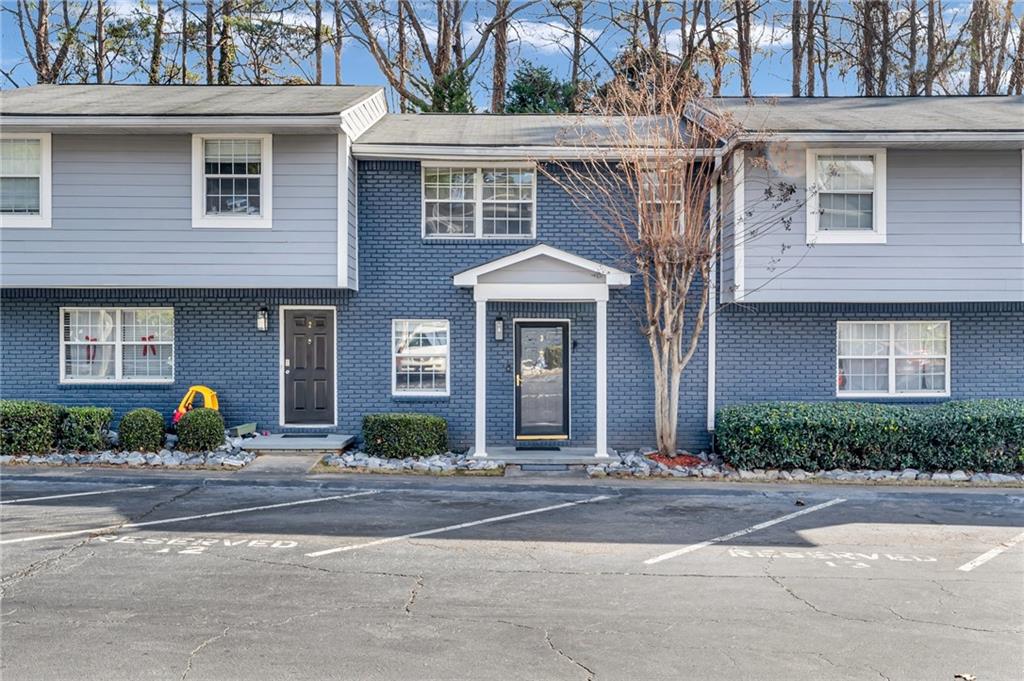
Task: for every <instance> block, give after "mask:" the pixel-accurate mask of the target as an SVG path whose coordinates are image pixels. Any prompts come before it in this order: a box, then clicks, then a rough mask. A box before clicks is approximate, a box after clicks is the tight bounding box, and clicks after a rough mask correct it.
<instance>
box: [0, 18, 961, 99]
mask: <svg viewBox="0 0 1024 681" xmlns="http://www.w3.org/2000/svg"><path fill="white" fill-rule="evenodd" d="M12 2H13V0H0V3H3V4H4V6H5V7H10V5H11V3H12ZM108 3H109V4H111V5H112V6H113V7H114V8H115V11H118V12H128V11H131V8H132V7H137V6H138V5H139V2H138V0H108ZM201 4H202V3H201V2H199V0H196V11H197V12H201V11H202V9H201ZM325 4H328V3H325ZM594 7H595V8H600V9H599V10H597V9H595V14H596V13H597V12H601V13H606V12H607V7H608V4H607V3H600V2H598V3H595V5H594ZM967 7H968V5H967V4H966V3H956V2H948V3H946V8H947V12H950V13H952V14H957V13H960V12H963V11H964V10H966V9H967ZM489 8H490V3H483V2H481V3H480V4H479V5H477V6H475V7H473V8H472V9H471V11H470V12H467V25H466V27H465V28H464V32H465V33H466V35H467V36H469V35H473V34H474V33H475V31H474V28H473V26H472V25H471V22H472V19H473V17H472V16H469V15H470V14H472V13H474V12H476V13H479V16H480V17H482V18H486V17H487V16H488V11H489ZM790 8H791V5H790V4H789V3H785V2H775V3H772V4H770V5H769V7H768V9H767V10H766V11H765V12H764V14H763V16H762V18H761V21H759V22H758V23H756V24H755V25H754V28H753V33H754V38H755V40H756V42H757V43H758V50H757V54H756V56H755V63H754V69H753V86H754V91H755V94H759V95H788V94H789V93H790V81H789V78H790V71H791V66H790V61H789V60H790V53H789V50H790V42H789V35H788V31H787V30H786V29H785V22H786V21H787V20H788V18H787V16H786V14H787V13H788V11H790ZM172 12H173V11H172ZM772 14H777V15H778V17H779V19H778V20H775V21H773V20H772V19H771V15H772ZM168 20H169V22H171V23H170V24H169V26H168V30H169V31H174V30H175V27H174V24H173V22H174V21H176V17H175V16H173V13H172V15H171V16H169V17H168ZM290 20H291V21H296V22H298V21H308V19H307V18H306V17H300V16H294V17H290ZM586 30H587V31H588V32H589V33H590V35H592V36H593V37H594V39H595V41H596V42H597V43H598V44H599V45H600V46H601V47H602V48H603V49H604V50H605V51H606V52H607V53H609V54H612V53H614V46H615V45H617V44H619V43H620V42H621V39H622V33H621V31H617V30H615V29H614V28H612V24H611V23H610V22H609V21H608V20H607V19H602V18H601V17H599V16H595V17H593V18H592V19H591V20H590V21H588V23H587V26H586ZM565 36H566V27H565V26H564V25H563V24H560V22H558V21H556V20H552V19H550V18H547V17H544V16H541V15H540V13H539V12H537V11H534V12H533V13H527V14H524V15H522V16H521V18H520V19H519V20H518V21H517V22H516V24H515V25H514V27H513V36H512V38H513V39H512V40H511V43H512V47H511V49H512V50H513V52H512V55H511V59H510V69H509V70H510V73H509V78H511V75H512V74H511V71H512V70H514V68H515V65H516V64H517V63H519V62H521V61H523V60H529V61H531V62H534V63H536V64H541V65H544V66H548V67H550V68H551V69H552V70H553V71H554V72H555V73H556V74H557V75H559V76H561V77H567V76H568V72H569V60H568V58H567V56H566V54H565V51H564V47H565V46H566V45H567V42H566V40H565ZM0 38H2V40H0V64H2V65H3V68H4V70H13V72H12V75H13V77H14V79H15V80H16V81H17V82H18V83H19V84H31V83H32V82H34V74H33V73H32V70H31V68H30V67H29V66H28V64H27V63H24V54H23V48H22V44H21V39H20V36H19V35H18V31H17V27H16V23H15V21H14V19H13V17H12V15H11V14H10V13H9V12H3V13H2V15H0ZM675 39H676V40H678V38H675ZM173 40H175V38H174V37H173V36H170V37H169V38H168V41H173ZM672 40H673V35H672V34H671V33H670V34H669V37H668V43H669V44H668V48H669V49H670V50H671V49H672ZM195 58H196V59H198V55H196V57H195ZM325 59H326V63H325V65H324V74H325V80H326V81H327V82H333V72H334V69H333V63H332V55H331V54H330V51H329V50H328V51H327V53H326V55H325ZM589 61H590V62H591V64H593V65H595V66H599V65H600V64H601V59H600V58H599V57H598V56H597V55H596V54H591V55H590V57H589ZM489 67H490V64H489V62H487V61H485V62H484V63H483V64H482V66H481V69H480V72H479V73H478V76H477V86H476V89H475V92H474V94H475V101H476V102H477V106H478V108H480V109H485V108H486V106H487V103H488V101H489V93H488V92H487V91H486V87H487V86H488V85H489V82H490V70H489ZM343 71H344V75H343V78H344V81H345V82H347V83H356V84H380V85H385V84H386V81H385V79H384V76H383V75H382V74H381V72H380V71H379V69H378V68H377V65H376V64H375V63H374V60H373V59H372V57H371V56H370V55H369V53H368V52H367V51H366V50H365V49H364V48H363V47H362V46H360V45H359V44H358V43H357V42H356V41H355V40H353V39H351V38H350V39H349V40H348V41H347V44H346V48H345V51H344V56H343ZM281 72H282V73H283V74H296V73H299V72H300V71H299V69H297V68H295V67H293V66H284V67H282V68H281ZM735 74H736V70H735V67H734V66H733V65H732V64H730V65H729V66H728V67H727V72H726V83H727V85H726V88H725V90H724V92H723V94H740V93H739V90H738V88H739V83H738V77H736V75H735ZM3 86H4V87H5V88H6V87H10V83H9V82H6V81H4V83H3ZM829 93H830V94H831V95H846V94H857V90H856V83H855V82H853V80H852V78H845V79H844V78H842V77H841V76H840V75H839V73H838V71H836V70H833V73H832V74H831V75H830V77H829Z"/></svg>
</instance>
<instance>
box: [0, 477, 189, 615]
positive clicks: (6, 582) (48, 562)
mask: <svg viewBox="0 0 1024 681" xmlns="http://www.w3.org/2000/svg"><path fill="white" fill-rule="evenodd" d="M200 487H201V486H200V485H196V486H193V487H190V488H188V489H187V490H185V491H184V492H182V493H180V494H175V495H174V496H172V497H170V498H169V499H165V500H164V501H160V502H157V503H156V504H155V505H153V506H152V507H151V508H150V509H149V510H148V511H146V512H145V513H143V514H142V515H140V516H138V517H136V518H125V519H124V520H122V521H121V522H119V523H117V524H116V525H114V526H111V527H110V529H108V530H105V531H103V532H96V533H95V534H91V535H89V536H87V537H86V538H85V539H82V540H81V541H78V542H76V543H74V544H72V545H71V546H68V547H66V548H64V549H62V550H61V551H60V552H59V553H57V555H54V556H47V557H45V558H40V559H39V560H37V561H34V562H32V563H30V564H29V565H27V566H26V567H24V568H22V569H20V570H17V571H15V572H12V573H10V574H7V575H4V576H3V577H0V598H3V597H4V596H6V595H7V589H9V588H10V587H11V586H13V585H14V584H17V583H18V582H20V581H22V580H23V579H26V578H28V577H32V576H34V575H37V574H39V573H40V572H42V571H43V570H45V569H47V568H52V567H54V566H56V565H58V564H59V563H61V562H62V561H63V560H64V559H65V558H67V557H68V556H70V555H71V554H73V553H74V552H76V551H77V550H78V549H80V548H82V547H83V546H85V545H86V544H88V543H89V542H91V541H92V540H93V539H95V538H96V537H99V536H101V535H105V534H110V533H112V532H116V531H117V530H119V529H120V528H121V527H123V526H124V525H126V524H128V523H137V522H139V521H141V520H143V519H145V518H147V517H149V516H150V515H151V514H152V513H153V512H154V511H156V510H157V509H159V508H162V507H163V506H166V505H167V504H171V503H174V502H175V501H178V500H179V499H182V498H184V497H186V496H188V495H189V494H191V493H192V492H195V491H196V490H197V489H200Z"/></svg>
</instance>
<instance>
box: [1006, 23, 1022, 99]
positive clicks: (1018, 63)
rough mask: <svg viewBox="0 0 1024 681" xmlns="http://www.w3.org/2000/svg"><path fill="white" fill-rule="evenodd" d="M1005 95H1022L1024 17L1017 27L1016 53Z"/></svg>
mask: <svg viewBox="0 0 1024 681" xmlns="http://www.w3.org/2000/svg"><path fill="white" fill-rule="evenodd" d="M1007 94H1014V95H1021V94H1024V16H1022V17H1021V18H1020V23H1019V24H1018V25H1017V53H1016V54H1015V55H1014V58H1013V66H1012V68H1011V70H1010V87H1009V88H1008V89H1007Z"/></svg>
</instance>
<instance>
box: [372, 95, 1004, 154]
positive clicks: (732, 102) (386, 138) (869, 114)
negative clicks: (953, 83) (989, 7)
mask: <svg viewBox="0 0 1024 681" xmlns="http://www.w3.org/2000/svg"><path fill="white" fill-rule="evenodd" d="M714 104H715V106H717V107H718V108H719V109H721V110H722V111H726V112H729V113H731V114H732V115H734V116H736V117H737V119H738V120H739V121H740V122H741V123H743V124H744V125H745V126H746V127H748V128H749V129H751V130H754V131H758V132H760V131H767V132H780V133H782V132H937V131H963V132H994V131H1004V130H1012V131H1024V97H916V98H911V97H873V98H868V97H834V98H829V99H824V98H816V99H810V98H779V99H763V98H762V99H757V100H754V101H751V100H747V99H745V98H741V97H721V98H718V99H716V100H714ZM581 125H582V127H583V129H585V130H586V134H588V136H589V135H593V136H594V138H597V137H599V136H600V132H601V130H602V129H607V125H608V119H606V118H602V117H598V116H582V117H578V118H577V117H573V116H556V115H546V114H527V115H515V116H512V115H505V116H502V115H483V114H397V115H388V116H385V117H384V118H382V119H381V120H380V121H378V122H377V124H376V125H374V126H373V127H372V128H370V130H368V131H367V132H366V133H364V134H363V135H362V136H361V137H360V138H359V140H358V142H359V144H402V145H422V146H472V147H487V146H495V147H500V146H516V147H523V146H526V147H529V146H556V145H559V144H565V143H566V141H567V140H566V136H567V135H572V134H578V133H579V131H580V129H581V128H580V126H581Z"/></svg>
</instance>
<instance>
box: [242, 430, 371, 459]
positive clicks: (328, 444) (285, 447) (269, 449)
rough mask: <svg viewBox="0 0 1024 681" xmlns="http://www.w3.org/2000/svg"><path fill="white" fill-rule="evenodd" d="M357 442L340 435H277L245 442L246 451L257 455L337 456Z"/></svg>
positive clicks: (262, 436) (264, 436)
mask: <svg viewBox="0 0 1024 681" xmlns="http://www.w3.org/2000/svg"><path fill="white" fill-rule="evenodd" d="M353 442H355V437H354V436H352V435H344V434H340V433H325V434H316V433H310V434H308V435H307V434H300V433H294V434H293V433H276V434H274V435H260V436H258V437H254V438H251V439H248V440H246V441H245V449H246V450H247V451H250V452H256V453H257V454H290V455H298V454H307V455H317V456H324V455H325V454H336V453H338V452H340V451H342V450H344V449H345V448H346V447H348V446H349V445H351V444H352V443H353Z"/></svg>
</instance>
